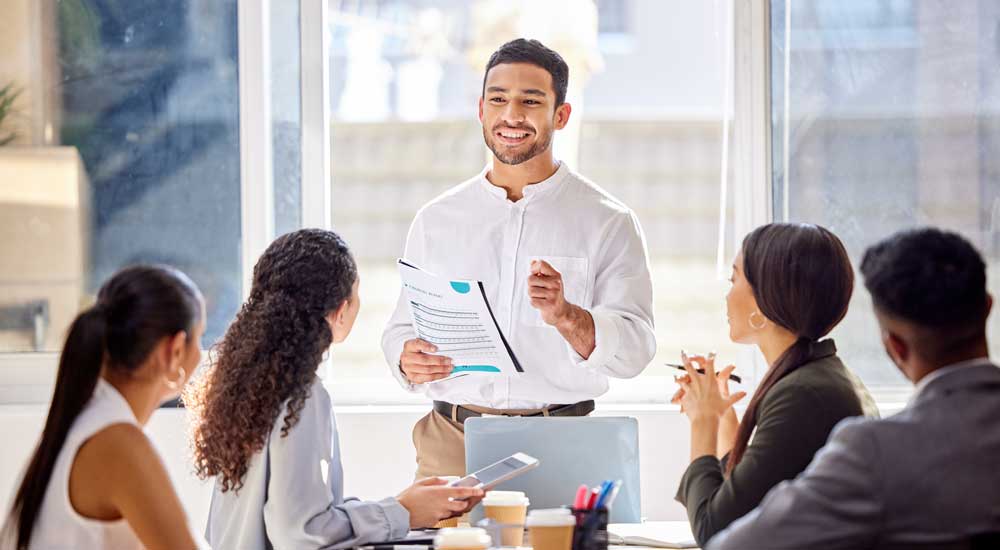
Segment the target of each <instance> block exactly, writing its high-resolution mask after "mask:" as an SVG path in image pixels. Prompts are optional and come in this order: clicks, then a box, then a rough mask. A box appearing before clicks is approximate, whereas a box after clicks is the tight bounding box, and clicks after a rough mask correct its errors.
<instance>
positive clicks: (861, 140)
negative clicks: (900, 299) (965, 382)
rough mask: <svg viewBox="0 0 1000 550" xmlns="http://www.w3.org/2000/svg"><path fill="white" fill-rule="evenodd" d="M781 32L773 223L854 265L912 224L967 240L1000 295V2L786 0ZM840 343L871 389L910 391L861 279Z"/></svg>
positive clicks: (775, 24)
mask: <svg viewBox="0 0 1000 550" xmlns="http://www.w3.org/2000/svg"><path fill="white" fill-rule="evenodd" d="M771 28H772V34H771V36H772V49H771V52H772V57H771V66H772V75H771V76H772V80H771V81H772V87H771V98H772V104H771V107H772V114H773V132H772V135H773V147H772V151H773V153H774V155H773V164H772V165H773V169H774V180H773V186H774V187H773V188H774V205H773V210H774V212H775V217H776V218H777V219H788V220H793V221H809V222H814V223H819V224H822V225H825V226H826V227H828V228H830V229H831V230H833V231H834V232H835V233H836V234H837V235H839V236H840V237H841V238H842V239H843V240H844V243H845V244H846V246H847V248H848V250H849V251H850V253H851V257H852V259H853V260H854V262H855V265H857V263H858V262H860V258H861V255H862V254H863V252H864V250H865V248H866V247H867V246H869V245H871V244H873V243H874V242H875V241H877V240H879V239H881V238H884V237H885V236H888V235H889V234H891V233H892V232H894V231H897V230H900V229H903V228H908V227H913V226H918V225H935V226H941V227H945V228H949V229H952V230H954V231H958V232H959V233H961V234H963V235H964V236H965V237H967V238H968V239H970V240H971V241H972V242H973V243H974V244H975V245H976V247H977V248H978V249H979V250H980V251H981V252H982V253H983V255H984V256H985V257H986V258H987V260H988V263H989V273H988V277H989V281H990V283H989V284H990V289H991V291H992V293H993V294H994V295H995V296H996V295H1000V156H998V155H997V150H998V147H1000V71H998V70H997V67H1000V49H998V48H997V44H998V43H1000V35H998V32H1000V31H998V29H1000V4H998V3H997V2H975V1H972V2H953V1H947V0H923V1H897V0H852V1H841V2H828V1H822V0H805V1H795V2H791V1H790V0H782V1H773V2H771ZM998 317H1000V316H998V315H997V314H996V313H994V314H993V315H992V318H991V321H990V324H989V335H990V337H991V340H992V342H993V344H994V346H996V345H997V343H998V341H1000V321H998ZM834 336H835V337H836V338H837V340H838V341H839V343H840V349H841V354H842V356H843V357H844V359H845V362H846V363H847V364H848V365H849V366H850V367H852V368H853V369H855V370H856V371H857V372H858V373H859V374H860V375H861V377H862V378H863V379H864V380H865V381H866V382H867V383H868V384H869V385H872V386H886V385H894V384H895V385H901V387H904V388H907V389H908V386H904V385H902V383H903V382H904V380H903V378H902V376H901V375H900V374H899V372H898V371H897V370H896V369H895V368H894V367H893V366H892V364H891V363H890V362H889V360H888V359H887V358H886V356H885V353H884V352H883V350H882V346H881V343H880V339H879V332H878V329H877V327H876V323H875V319H874V316H873V314H872V313H871V305H870V298H869V296H868V293H867V292H866V291H865V290H864V288H863V286H862V285H861V282H860V279H859V282H858V287H857V289H856V292H855V297H854V301H853V303H852V304H851V310H850V313H849V314H848V316H847V318H846V319H845V320H844V322H843V323H842V324H841V326H840V328H838V329H837V330H836V332H835V333H834ZM996 349H997V348H996V347H994V350H996Z"/></svg>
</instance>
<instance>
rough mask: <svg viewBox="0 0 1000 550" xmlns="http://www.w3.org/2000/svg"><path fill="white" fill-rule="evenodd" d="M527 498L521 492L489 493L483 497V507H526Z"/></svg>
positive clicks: (528, 502)
mask: <svg viewBox="0 0 1000 550" xmlns="http://www.w3.org/2000/svg"><path fill="white" fill-rule="evenodd" d="M528 504H530V501H529V500H528V497H526V496H525V495H524V493H523V492H521V491H489V492H487V493H486V496H485V497H483V506H527V505H528Z"/></svg>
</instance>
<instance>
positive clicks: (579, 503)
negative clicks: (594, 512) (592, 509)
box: [573, 485, 590, 510]
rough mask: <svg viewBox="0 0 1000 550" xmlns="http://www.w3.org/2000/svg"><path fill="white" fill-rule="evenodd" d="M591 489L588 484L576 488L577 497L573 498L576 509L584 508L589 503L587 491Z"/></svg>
mask: <svg viewBox="0 0 1000 550" xmlns="http://www.w3.org/2000/svg"><path fill="white" fill-rule="evenodd" d="M589 491H590V489H587V486H586V485H581V486H580V488H579V489H577V490H576V498H574V499H573V508H574V509H575V510H583V509H584V506H586V505H587V493H588V492H589Z"/></svg>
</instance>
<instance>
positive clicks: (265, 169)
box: [237, 0, 274, 298]
mask: <svg viewBox="0 0 1000 550" xmlns="http://www.w3.org/2000/svg"><path fill="white" fill-rule="evenodd" d="M237 9H238V16H237V24H238V27H239V71H240V75H239V88H240V206H241V208H240V226H241V235H242V236H241V242H242V264H243V297H244V298H246V297H247V296H248V295H249V294H250V283H251V281H252V279H253V266H254V264H255V263H256V262H257V258H258V257H259V256H260V254H261V253H262V252H263V251H264V249H265V248H266V247H267V245H268V244H269V243H270V242H271V239H273V238H274V181H273V180H274V170H273V160H272V156H273V155H272V151H273V145H272V140H271V32H270V31H271V27H270V24H269V13H270V1H269V0H239V4H238V5H237Z"/></svg>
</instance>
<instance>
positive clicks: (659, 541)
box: [608, 521, 698, 548]
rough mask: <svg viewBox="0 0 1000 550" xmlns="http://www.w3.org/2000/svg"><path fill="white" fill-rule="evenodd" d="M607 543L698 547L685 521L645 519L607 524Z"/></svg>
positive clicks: (653, 546) (661, 546)
mask: <svg viewBox="0 0 1000 550" xmlns="http://www.w3.org/2000/svg"><path fill="white" fill-rule="evenodd" d="M608 544H610V545H613V546H647V547H649V548H698V543H696V542H695V541H694V537H693V536H692V535H691V526H690V525H689V524H688V522H686V521H647V522H645V523H612V524H610V525H608Z"/></svg>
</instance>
